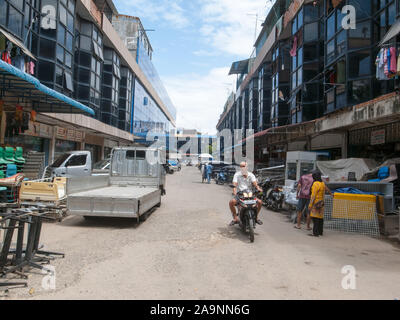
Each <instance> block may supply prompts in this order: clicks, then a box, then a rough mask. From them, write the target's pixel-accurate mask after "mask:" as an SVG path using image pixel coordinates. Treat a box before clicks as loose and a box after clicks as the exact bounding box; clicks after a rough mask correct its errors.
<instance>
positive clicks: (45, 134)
mask: <svg viewBox="0 0 400 320" xmlns="http://www.w3.org/2000/svg"><path fill="white" fill-rule="evenodd" d="M23 134H24V135H26V136H32V137H40V138H47V139H51V138H52V136H53V127H51V126H49V125H47V124H44V123H39V122H33V121H29V129H28V130H26V131H25V132H24V133H23Z"/></svg>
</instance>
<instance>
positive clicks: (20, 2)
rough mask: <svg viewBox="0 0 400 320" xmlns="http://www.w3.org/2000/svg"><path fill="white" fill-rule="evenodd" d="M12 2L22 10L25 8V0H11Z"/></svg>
mask: <svg viewBox="0 0 400 320" xmlns="http://www.w3.org/2000/svg"><path fill="white" fill-rule="evenodd" d="M10 3H12V4H13V5H14V6H15V7H16V8H17V9H19V10H20V11H23V10H24V0H10Z"/></svg>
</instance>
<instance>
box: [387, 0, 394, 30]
mask: <svg viewBox="0 0 400 320" xmlns="http://www.w3.org/2000/svg"><path fill="white" fill-rule="evenodd" d="M388 11H389V17H388V19H389V21H388V23H389V26H391V25H392V24H394V22H395V21H396V6H395V4H394V3H393V4H392V5H391V6H390V7H389V8H388Z"/></svg>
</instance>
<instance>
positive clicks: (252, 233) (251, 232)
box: [247, 218, 254, 243]
mask: <svg viewBox="0 0 400 320" xmlns="http://www.w3.org/2000/svg"><path fill="white" fill-rule="evenodd" d="M247 224H248V227H249V238H250V242H251V243H253V242H254V226H253V222H252V221H251V220H250V219H249V218H247Z"/></svg>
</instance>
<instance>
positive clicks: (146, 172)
mask: <svg viewBox="0 0 400 320" xmlns="http://www.w3.org/2000/svg"><path fill="white" fill-rule="evenodd" d="M149 160H150V161H149ZM161 160H162V159H161V150H158V149H150V148H141V147H126V148H115V149H113V152H112V156H111V168H110V172H109V175H108V176H88V177H72V178H70V179H68V181H67V210H68V214H69V215H77V216H83V217H117V218H135V219H138V220H139V219H141V220H145V218H146V216H147V213H148V212H149V211H150V210H151V209H153V208H154V207H159V206H160V205H161V196H162V195H163V194H165V169H164V166H163V165H162V163H161Z"/></svg>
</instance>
